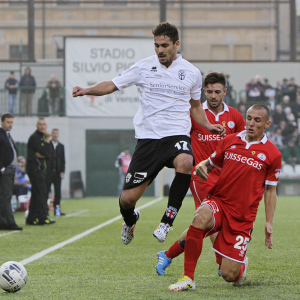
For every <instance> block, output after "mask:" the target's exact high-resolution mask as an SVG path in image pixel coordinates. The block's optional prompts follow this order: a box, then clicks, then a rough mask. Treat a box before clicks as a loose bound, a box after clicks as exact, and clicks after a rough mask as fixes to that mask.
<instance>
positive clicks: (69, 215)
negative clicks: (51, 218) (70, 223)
mask: <svg viewBox="0 0 300 300" xmlns="http://www.w3.org/2000/svg"><path fill="white" fill-rule="evenodd" d="M88 211H89V210H88V209H85V210H80V211H78V212H76V213H73V214H67V215H66V216H62V218H64V219H65V218H70V217H75V216H78V215H81V214H83V213H85V212H88Z"/></svg>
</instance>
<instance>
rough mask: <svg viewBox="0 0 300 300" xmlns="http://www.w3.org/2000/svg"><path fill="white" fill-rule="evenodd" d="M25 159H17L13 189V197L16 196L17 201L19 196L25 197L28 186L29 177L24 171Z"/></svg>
mask: <svg viewBox="0 0 300 300" xmlns="http://www.w3.org/2000/svg"><path fill="white" fill-rule="evenodd" d="M23 159H24V160H25V158H24V157H22V156H19V157H18V166H17V168H16V172H15V180H14V187H13V195H16V197H17V201H18V199H19V196H21V195H26V194H27V190H28V185H30V181H29V177H28V175H27V174H26V170H25V163H24V160H23Z"/></svg>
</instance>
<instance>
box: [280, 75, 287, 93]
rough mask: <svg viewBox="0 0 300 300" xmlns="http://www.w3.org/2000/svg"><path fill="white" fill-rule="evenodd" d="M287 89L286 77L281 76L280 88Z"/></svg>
mask: <svg viewBox="0 0 300 300" xmlns="http://www.w3.org/2000/svg"><path fill="white" fill-rule="evenodd" d="M287 89H288V80H287V79H286V78H283V80H282V84H281V90H283V91H284V90H287Z"/></svg>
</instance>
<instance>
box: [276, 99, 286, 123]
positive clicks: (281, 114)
mask: <svg viewBox="0 0 300 300" xmlns="http://www.w3.org/2000/svg"><path fill="white" fill-rule="evenodd" d="M281 121H287V119H286V115H285V113H284V111H283V109H282V106H281V105H280V104H277V105H276V106H275V112H274V114H273V122H274V124H275V125H279V124H280V122H281Z"/></svg>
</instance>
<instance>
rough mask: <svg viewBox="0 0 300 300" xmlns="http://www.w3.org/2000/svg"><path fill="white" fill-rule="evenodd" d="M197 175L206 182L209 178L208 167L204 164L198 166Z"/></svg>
mask: <svg viewBox="0 0 300 300" xmlns="http://www.w3.org/2000/svg"><path fill="white" fill-rule="evenodd" d="M196 174H197V176H198V177H200V178H201V179H202V180H204V181H206V180H207V177H208V173H207V167H206V166H205V165H204V164H202V163H200V164H198V165H197V166H196Z"/></svg>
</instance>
